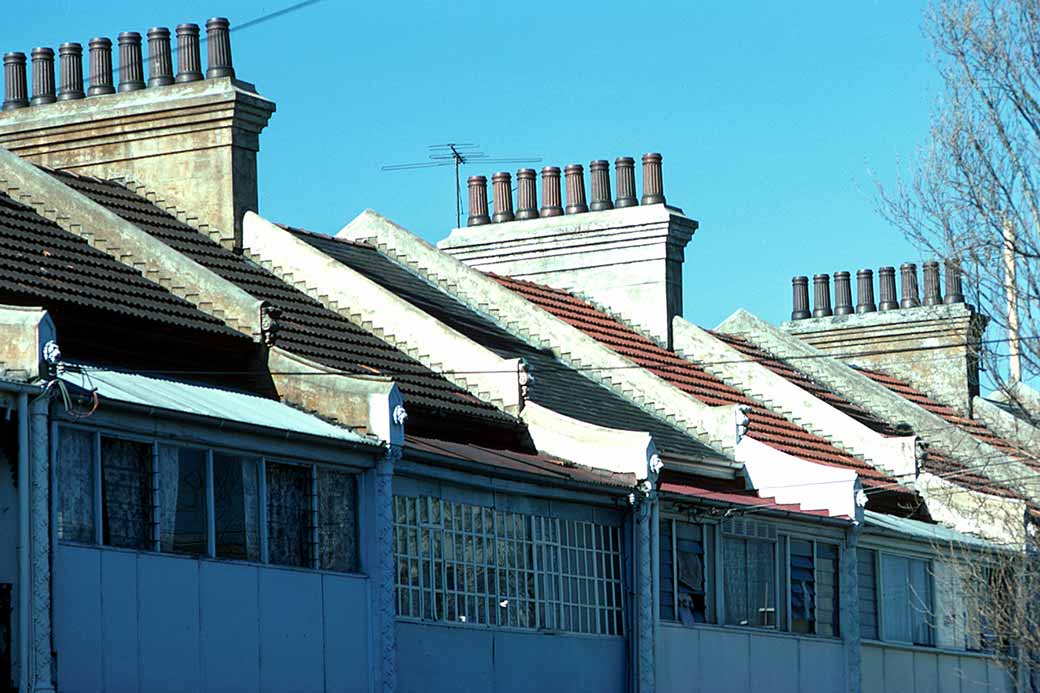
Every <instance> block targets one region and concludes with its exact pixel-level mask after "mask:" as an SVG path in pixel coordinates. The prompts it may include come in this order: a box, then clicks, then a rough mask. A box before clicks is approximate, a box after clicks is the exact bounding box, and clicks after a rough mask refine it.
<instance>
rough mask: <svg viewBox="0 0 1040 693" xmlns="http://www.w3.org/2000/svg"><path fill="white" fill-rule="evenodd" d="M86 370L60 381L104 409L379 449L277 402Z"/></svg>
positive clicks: (371, 441) (370, 440) (369, 440)
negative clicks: (131, 408) (90, 395)
mask: <svg viewBox="0 0 1040 693" xmlns="http://www.w3.org/2000/svg"><path fill="white" fill-rule="evenodd" d="M81 368H82V371H80V372H73V371H66V372H65V373H63V374H62V375H61V376H60V377H61V379H62V380H63V381H65V382H66V383H69V384H71V385H74V386H75V387H78V388H82V389H84V390H88V391H89V390H94V391H96V392H97V394H98V396H99V397H100V401H101V404H102V406H103V405H104V401H105V400H106V399H111V400H115V401H117V402H124V403H127V404H135V405H140V406H145V407H153V408H156V409H162V410H165V411H170V412H178V413H182V414H192V415H195V416H205V417H208V418H211V419H221V420H224V421H234V422H237V423H242V424H249V425H251V426H261V427H263V428H270V429H275V430H277V431H279V432H282V431H292V432H293V433H299V434H303V435H310V436H318V437H321V438H329V439H332V440H341V441H347V442H350V443H357V444H363V445H371V446H379V445H380V443H379V441H377V440H375V439H373V438H368V437H366V436H362V435H360V434H358V433H355V432H353V431H351V430H349V429H346V428H342V427H340V426H336V425H334V424H331V423H328V422H327V421H324V420H323V419H320V418H318V417H316V416H313V415H311V414H307V413H305V412H302V411H300V410H298V409H294V408H292V407H290V406H289V405H287V404H282V403H281V402H279V401H277V400H273V399H265V398H263V397H257V396H255V395H249V394H245V393H241V392H234V391H231V390H223V389H218V388H214V387H205V386H202V385H194V384H190V383H185V382H179V381H176V380H167V379H160V378H151V377H147V376H143V375H136V374H133V373H123V372H119V371H114V370H108V369H96V368H93V367H90V366H86V365H84V366H82V367H81Z"/></svg>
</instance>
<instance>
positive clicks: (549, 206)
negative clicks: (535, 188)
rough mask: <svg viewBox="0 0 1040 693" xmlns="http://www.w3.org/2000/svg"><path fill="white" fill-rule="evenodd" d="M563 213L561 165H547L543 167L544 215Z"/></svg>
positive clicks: (542, 214) (556, 215)
mask: <svg viewBox="0 0 1040 693" xmlns="http://www.w3.org/2000/svg"><path fill="white" fill-rule="evenodd" d="M562 214H563V205H562V204H561V202H560V167H559V166H546V167H545V168H543V169H542V211H541V216H543V217H558V216H560V215H562Z"/></svg>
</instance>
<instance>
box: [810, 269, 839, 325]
mask: <svg viewBox="0 0 1040 693" xmlns="http://www.w3.org/2000/svg"><path fill="white" fill-rule="evenodd" d="M812 281H813V312H812V315H813V317H814V318H827V317H830V316H831V315H833V314H834V313H833V312H832V311H831V278H830V275H827V274H814V275H813V278H812Z"/></svg>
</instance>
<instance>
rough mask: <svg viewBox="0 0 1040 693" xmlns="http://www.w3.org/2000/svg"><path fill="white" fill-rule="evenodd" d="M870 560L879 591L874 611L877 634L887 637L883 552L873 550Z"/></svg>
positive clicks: (880, 637)
mask: <svg viewBox="0 0 1040 693" xmlns="http://www.w3.org/2000/svg"><path fill="white" fill-rule="evenodd" d="M870 560H871V562H872V563H873V564H874V587H875V589H876V590H877V592H876V593H875V595H874V612H875V615H876V616H877V624H878V625H877V628H878V630H877V636H878V640H884V639H885V604H884V595H885V593H884V592H883V591H882V590H884V588H885V584H884V581H883V580H882V579H881V552H880V551H875V550H873V549H872V550H871V551H870Z"/></svg>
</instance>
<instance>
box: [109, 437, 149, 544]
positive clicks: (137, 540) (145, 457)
mask: <svg viewBox="0 0 1040 693" xmlns="http://www.w3.org/2000/svg"><path fill="white" fill-rule="evenodd" d="M151 460H152V446H151V445H148V444H147V443H138V442H135V441H130V440H117V439H115V438H104V437H103V438H102V439H101V501H102V506H103V519H104V524H103V526H102V527H103V539H104V543H105V544H106V545H108V546H119V547H122V548H127V549H149V548H151V543H152V542H151V536H150V534H151V533H150V531H149V519H150V518H151V514H152V503H151V490H150V484H149V474H148V473H149V471H150V468H151Z"/></svg>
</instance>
